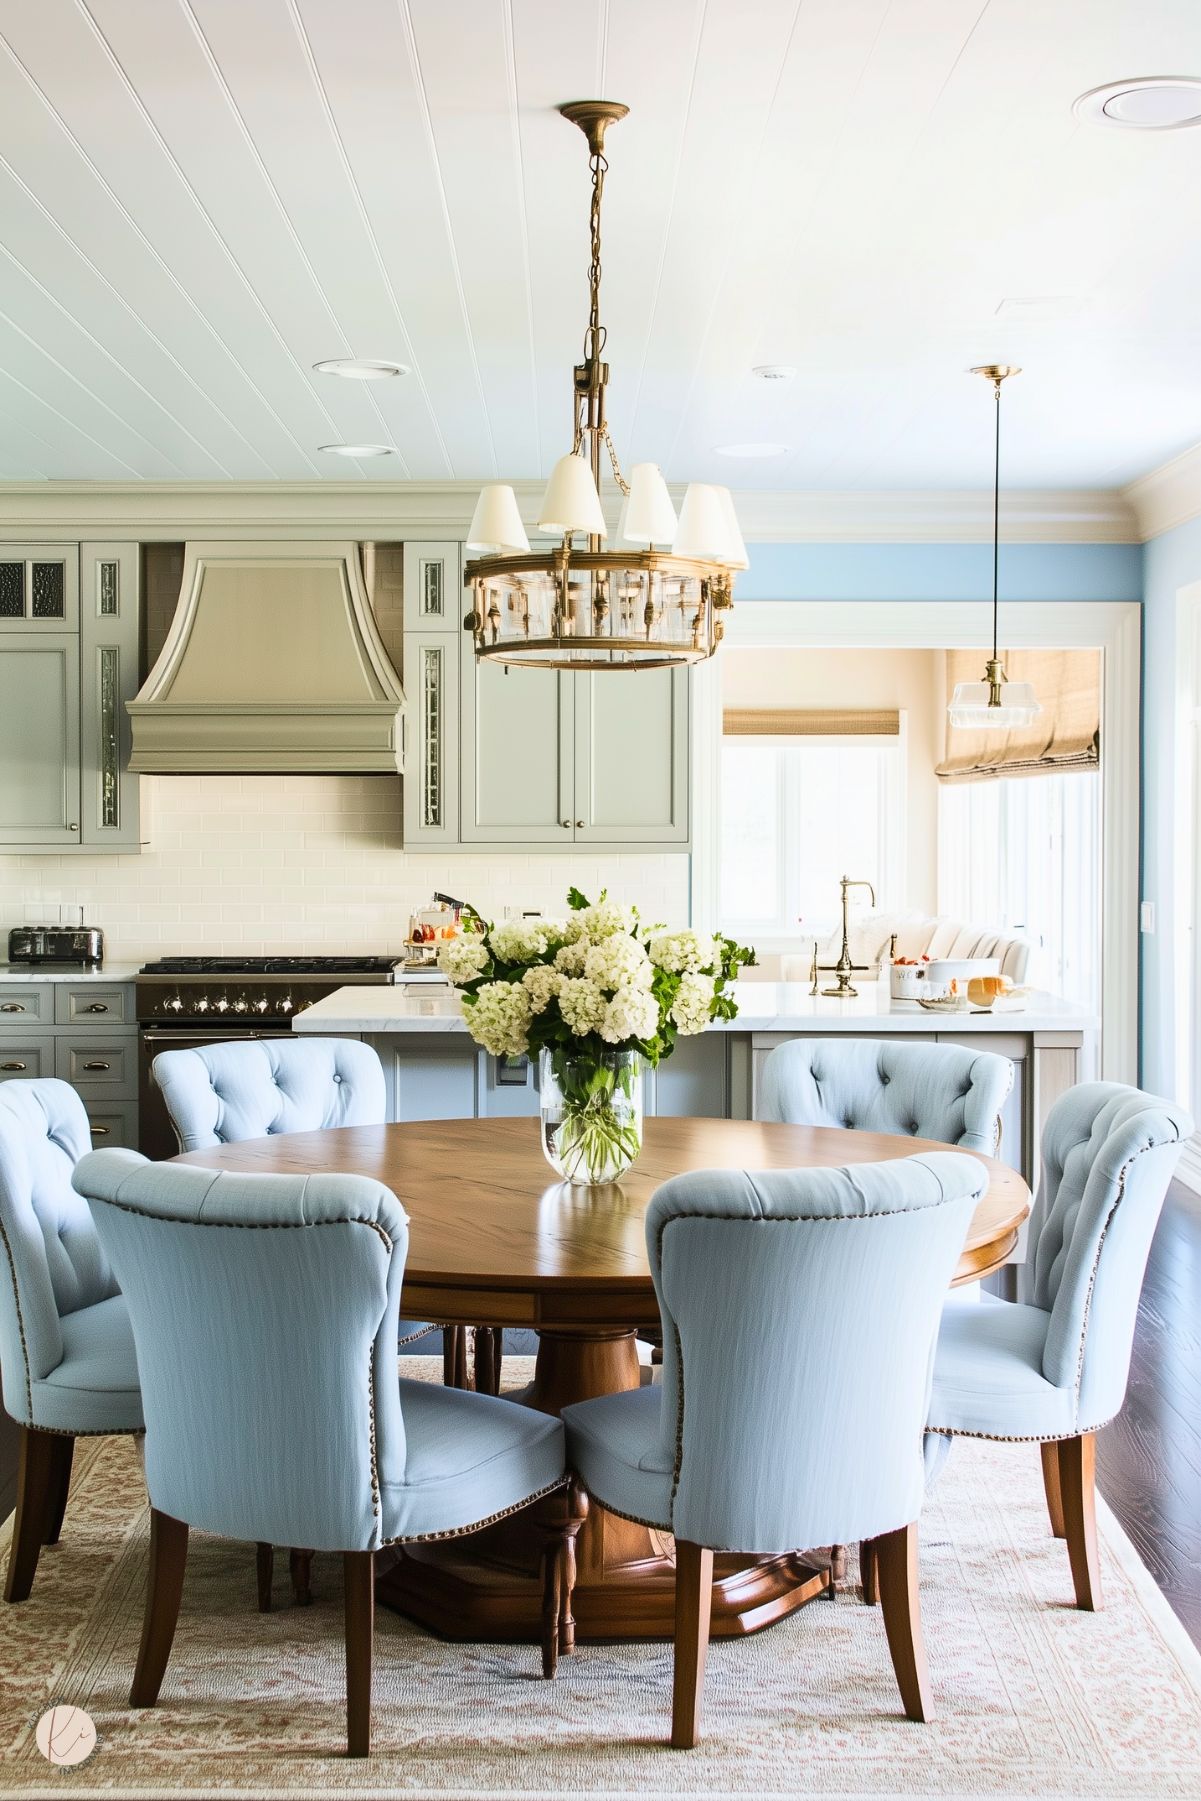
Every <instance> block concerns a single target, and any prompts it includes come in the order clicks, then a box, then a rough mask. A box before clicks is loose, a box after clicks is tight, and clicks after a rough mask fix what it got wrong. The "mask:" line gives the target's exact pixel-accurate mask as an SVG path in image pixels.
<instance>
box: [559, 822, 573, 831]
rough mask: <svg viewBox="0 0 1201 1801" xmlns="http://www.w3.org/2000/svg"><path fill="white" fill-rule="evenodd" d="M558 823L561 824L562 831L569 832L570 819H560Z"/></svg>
mask: <svg viewBox="0 0 1201 1801" xmlns="http://www.w3.org/2000/svg"><path fill="white" fill-rule="evenodd" d="M559 824H560V825H561V826H562V827H563V830H564V831H565V832H569V831H570V830H571V821H570V819H561V820H560V821H559Z"/></svg>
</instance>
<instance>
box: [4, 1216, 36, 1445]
mask: <svg viewBox="0 0 1201 1801" xmlns="http://www.w3.org/2000/svg"><path fill="white" fill-rule="evenodd" d="M0 1238H2V1239H3V1240H4V1254H5V1256H6V1257H7V1258H8V1270H9V1274H10V1275H11V1277H12V1283H13V1303H14V1305H15V1306H16V1309H17V1331H18V1333H19V1334H20V1338H21V1358H22V1361H23V1362H24V1364H25V1411H26V1413H27V1414H28V1415H29V1424H30V1425H32V1424H33V1382H32V1379H31V1377H30V1372H29V1342H28V1340H27V1339H26V1337H25V1315H24V1314H23V1313H22V1312H21V1290H20V1287H19V1286H18V1283H17V1265H16V1259H15V1258H14V1257H13V1248H12V1245H11V1244H10V1243H9V1241H8V1233H7V1232H6V1231H5V1230H4V1222H3V1220H0Z"/></svg>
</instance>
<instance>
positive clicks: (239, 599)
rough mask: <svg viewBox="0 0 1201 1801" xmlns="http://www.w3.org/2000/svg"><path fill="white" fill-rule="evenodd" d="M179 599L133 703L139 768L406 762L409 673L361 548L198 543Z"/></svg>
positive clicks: (362, 766)
mask: <svg viewBox="0 0 1201 1801" xmlns="http://www.w3.org/2000/svg"><path fill="white" fill-rule="evenodd" d="M186 552H187V554H186V556H185V559H184V569H183V582H182V585H181V588H180V595H179V604H178V606H177V607H176V611H175V617H174V619H173V620H172V623H171V629H170V631H169V632H168V634H167V640H166V643H165V644H164V645H163V649H162V654H161V655H160V657H159V659H158V661H157V663H156V664H155V665H154V668H153V669H152V670H151V671H150V674H149V676H148V677H147V679H146V682H145V685H144V686H143V688H142V689H141V691H140V693H139V694H138V696H137V698H136V699H135V700H131V701H130V702H129V703H128V704H129V715H130V719H131V720H132V722H133V755H132V757H131V759H130V768H131V769H132V770H134V771H136V772H138V773H140V774H163V775H180V774H201V773H213V774H233V773H238V772H242V773H247V772H250V773H262V774H267V773H279V772H288V773H296V772H299V773H302V774H305V773H307V774H328V773H331V772H336V771H341V770H360V771H373V772H377V773H379V772H387V773H391V774H393V775H395V774H396V773H397V772H398V771H399V770H400V768H401V764H402V752H401V744H402V740H401V727H400V715H401V712H402V710H403V708H404V693H403V691H402V689H401V685H400V678H399V677H398V676H397V673H396V671H395V669H394V668H393V667H392V664H391V662H390V661H389V659H388V653H387V651H386V650H385V649H384V646H383V644H382V642H381V640H380V636H379V632H378V630H377V629H376V624H375V619H374V616H373V614H372V611H371V604H370V601H369V600H368V598H367V590H366V588H365V586H364V583H363V571H362V565H361V563H360V560H359V547H358V545H357V544H356V543H353V542H349V541H347V542H336V543H329V542H312V543H303V542H301V543H275V542H271V543H262V542H253V543H248V542H245V541H242V542H232V543H220V542H206V543H195V544H189V545H187V547H186Z"/></svg>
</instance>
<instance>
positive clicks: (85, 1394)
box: [30, 1294, 142, 1432]
mask: <svg viewBox="0 0 1201 1801" xmlns="http://www.w3.org/2000/svg"><path fill="white" fill-rule="evenodd" d="M61 1330H62V1341H63V1356H62V1362H61V1363H59V1364H57V1365H56V1366H55V1368H54V1369H52V1370H51V1371H50V1373H49V1375H47V1376H44V1377H43V1378H42V1379H41V1380H38V1379H36V1378H35V1379H34V1380H33V1381H32V1382H31V1384H30V1386H31V1388H32V1390H33V1406H34V1413H35V1415H36V1417H37V1420H38V1423H39V1425H41V1426H43V1427H46V1428H48V1429H49V1430H52V1431H57V1432H137V1431H139V1430H140V1429H141V1425H142V1392H141V1389H140V1388H139V1387H138V1363H137V1358H136V1357H135V1355H134V1348H133V1330H132V1328H131V1326H130V1324H129V1310H128V1308H127V1307H126V1305H125V1302H124V1300H123V1299H122V1297H121V1296H120V1295H119V1294H115V1295H111V1296H110V1297H109V1299H108V1300H107V1301H97V1302H96V1303H95V1305H94V1306H92V1307H81V1308H80V1309H79V1311H78V1312H77V1313H68V1314H65V1315H64V1316H63V1319H62V1321H61Z"/></svg>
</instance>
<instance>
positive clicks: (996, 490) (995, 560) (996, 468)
mask: <svg viewBox="0 0 1201 1801" xmlns="http://www.w3.org/2000/svg"><path fill="white" fill-rule="evenodd" d="M993 395H994V397H995V399H996V403H997V418H996V426H995V430H994V434H993V478H992V654H993V662H994V663H995V662H997V661H998V651H997V606H998V600H997V596H998V593H999V588H998V580H997V577H998V569H999V563H1000V554H1001V383H1000V381H995V382H994V384H993Z"/></svg>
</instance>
